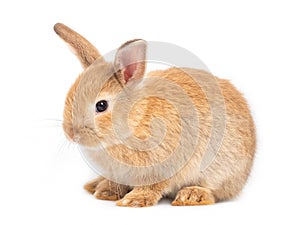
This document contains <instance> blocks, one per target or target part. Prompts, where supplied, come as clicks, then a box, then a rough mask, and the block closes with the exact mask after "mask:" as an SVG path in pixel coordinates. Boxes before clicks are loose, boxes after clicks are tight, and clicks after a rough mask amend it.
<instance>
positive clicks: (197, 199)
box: [172, 186, 215, 206]
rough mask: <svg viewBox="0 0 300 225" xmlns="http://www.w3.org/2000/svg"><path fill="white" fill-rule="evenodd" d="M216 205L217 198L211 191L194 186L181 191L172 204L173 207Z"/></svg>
mask: <svg viewBox="0 0 300 225" xmlns="http://www.w3.org/2000/svg"><path fill="white" fill-rule="evenodd" d="M214 203H215V198H214V196H213V194H212V193H211V191H210V190H209V189H206V188H202V187H198V186H192V187H185V188H183V189H181V190H180V191H179V192H178V193H177V196H176V198H175V200H174V201H173V202H172V205H174V206H184V205H209V204H214Z"/></svg>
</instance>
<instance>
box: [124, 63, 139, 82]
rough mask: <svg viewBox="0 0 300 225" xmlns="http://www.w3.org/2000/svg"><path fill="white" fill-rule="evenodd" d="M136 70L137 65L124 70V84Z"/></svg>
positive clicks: (134, 64) (131, 65)
mask: <svg viewBox="0 0 300 225" xmlns="http://www.w3.org/2000/svg"><path fill="white" fill-rule="evenodd" d="M136 68H137V63H133V64H130V65H128V66H127V67H126V68H125V71H124V79H125V82H126V83H127V81H128V80H129V79H130V78H131V77H132V76H133V74H134V72H135V71H136Z"/></svg>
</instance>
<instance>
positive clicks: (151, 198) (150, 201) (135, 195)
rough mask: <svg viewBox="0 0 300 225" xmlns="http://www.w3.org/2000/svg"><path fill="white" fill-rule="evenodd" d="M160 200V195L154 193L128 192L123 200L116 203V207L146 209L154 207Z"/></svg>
mask: <svg viewBox="0 0 300 225" xmlns="http://www.w3.org/2000/svg"><path fill="white" fill-rule="evenodd" d="M159 199H160V195H158V194H157V193H155V192H143V191H140V192H130V193H128V194H127V195H125V197H124V198H122V199H121V200H119V201H117V205H118V206H127V207H147V206H153V205H155V204H156V203H157V202H158V201H159Z"/></svg>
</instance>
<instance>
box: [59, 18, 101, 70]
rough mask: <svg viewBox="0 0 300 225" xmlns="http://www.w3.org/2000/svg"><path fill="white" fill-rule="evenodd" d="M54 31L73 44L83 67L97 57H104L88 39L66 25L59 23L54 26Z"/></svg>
mask: <svg viewBox="0 0 300 225" xmlns="http://www.w3.org/2000/svg"><path fill="white" fill-rule="evenodd" d="M54 31H55V32H56V33H57V35H58V36H60V37H61V38H62V39H63V40H64V41H65V42H67V43H68V44H69V45H70V46H71V48H72V50H73V51H74V52H75V54H76V55H77V57H78V59H79V60H80V62H81V65H82V66H83V68H86V67H88V66H89V65H91V64H92V63H93V62H94V61H95V60H96V59H97V58H99V57H102V56H101V55H100V53H99V52H98V50H97V49H96V48H95V47H94V46H93V45H92V44H91V43H90V42H89V41H88V40H86V39H85V38H84V37H82V36H81V35H80V34H78V33H77V32H75V31H74V30H72V29H71V28H69V27H67V26H66V25H64V24H61V23H57V24H55V26H54Z"/></svg>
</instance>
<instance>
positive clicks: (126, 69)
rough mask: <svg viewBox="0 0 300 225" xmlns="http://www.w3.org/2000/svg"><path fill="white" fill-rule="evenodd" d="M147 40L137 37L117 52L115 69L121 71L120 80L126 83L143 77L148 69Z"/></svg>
mask: <svg viewBox="0 0 300 225" xmlns="http://www.w3.org/2000/svg"><path fill="white" fill-rule="evenodd" d="M146 50H147V42H146V41H144V40H142V39H135V40H132V41H128V42H126V43H125V44H123V45H122V46H121V47H120V48H119V49H118V51H117V53H116V58H115V65H114V66H115V70H116V71H119V72H120V75H121V76H120V77H119V79H120V81H121V82H122V83H123V84H126V83H127V82H128V81H130V80H138V79H141V78H142V77H143V76H144V74H145V69H146V62H145V60H146Z"/></svg>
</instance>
